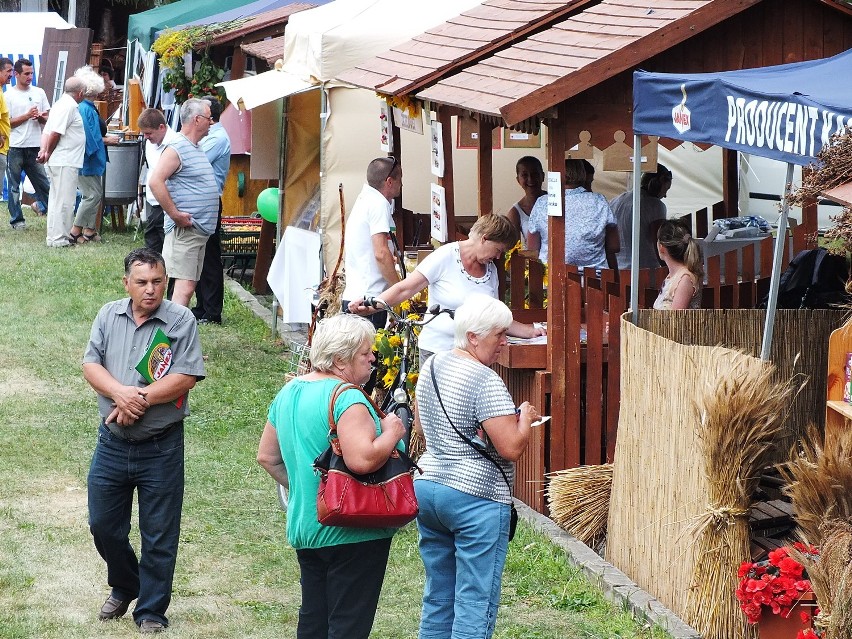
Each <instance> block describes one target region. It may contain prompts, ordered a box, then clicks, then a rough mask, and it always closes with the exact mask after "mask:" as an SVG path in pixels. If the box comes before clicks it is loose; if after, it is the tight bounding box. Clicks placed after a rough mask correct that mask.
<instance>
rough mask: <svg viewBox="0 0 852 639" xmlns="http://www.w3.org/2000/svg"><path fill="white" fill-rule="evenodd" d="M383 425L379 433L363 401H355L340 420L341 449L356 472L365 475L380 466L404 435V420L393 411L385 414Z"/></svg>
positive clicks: (351, 468) (338, 428) (338, 425)
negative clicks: (378, 433)
mask: <svg viewBox="0 0 852 639" xmlns="http://www.w3.org/2000/svg"><path fill="white" fill-rule="evenodd" d="M381 425H382V434H381V435H379V436H378V437H376V424H375V422H374V421H373V416H372V415H371V414H370V411H369V410H367V407H366V406H365V405H364V404H352V405H351V406H350V407H349V408H347V409H346V410H345V411H343V414H342V415H341V416H340V419H339V420H338V421H337V437H338V439H339V440H340V451H341V453H343V459H344V461H345V462H346V466H347V467H348V468H349V470H351V471H352V472H353V473H357V474H359V475H364V474H366V473H371V472H373V471H374V470H378V469H379V468H381V467H382V465H384V463H385V462H386V461H387V460H388V457H390V454H391V451H392V450H393V449H394V447H396V444H397V442H398V441H399V440H400V439H402V438H403V437H404V436H405V427H404V426H403V425H402V420H401V419H400V418H399V417H397V416H396V415H394V414H393V413H391V414H390V415H387V416H385V417H384V418H383V419H382V421H381Z"/></svg>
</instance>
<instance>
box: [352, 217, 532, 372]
mask: <svg viewBox="0 0 852 639" xmlns="http://www.w3.org/2000/svg"><path fill="white" fill-rule="evenodd" d="M517 242H518V230H517V229H516V228H515V227H514V226H512V223H511V222H509V220H507V219H506V218H505V217H503V216H502V215H491V214H488V215H483V216H482V217H480V218H479V219H478V220H476V222H475V223H474V225H473V226H472V227H471V229H470V235H469V236H468V238H467V239H466V240H461V241H459V242H450V243H449V244H444V245H443V246H441V247H440V248H438V249H436V250H435V251H433V252H432V253H430V254H429V255H428V256H426V258H425V259H424V260H423V261H422V262H421V263H420V264H418V265H417V268H416V269H415V270H414V271H412V272H411V273H410V274H409V275H408V277H406V278H405V279H404V280H402V281H401V282H397V283H396V284H394V285H393V286H391V287H390V288H389V289H387V290H386V291H385V292H384V293H382V294H381V295H380V296H379V297H380V298H381V299H382V300H383V301H384V302H386V303H387V304H390V305H391V306H394V305H396V304H399V303H400V302H401V301H403V300H407V299H411V298H412V297H413V296H414V295H416V294H417V293H418V292H420V291H422V290H423V289H424V288H426V287H427V286H428V288H429V305H430V306H432V305H435V304H437V305H438V306H440V307H441V308H446V309H452V310H455V309H457V308H458V307H459V306H461V305H462V304H463V303H464V301H465V300H466V299H467V298H468V297H469V296H470V295H472V294H473V293H483V294H485V295H489V296H491V297H494V298H496V297H497V283H498V282H497V267H496V266H495V264H494V260H496V259H499V258H500V257H502V256H503V254H504V253H505V252H506V251H508V250H509V249H510V248H512V247H513V246H515V244H516V243H517ZM375 310H376V309H373V308H370V307H367V306H366V305H365V304H364V300H363V299H360V300H355V301H353V302H350V303H349V311H350V312H352V313H358V314H360V315H365V314H368V313H372V312H374V311H375ZM544 333H545V331H544V329H543V328H540V327H538V326H535V325H533V324H521V323H520V322H516V321H513V322H512V324H511V326H510V327H509V335H514V336H516V337H536V336H537V335H544ZM418 345H419V347H420V361H421V362H423V361H425V360H426V359H427V358H428V357H430V356H431V355H432V354H433V353H437V352H440V351H448V350H450V349H452V348H453V320H452V318H451V317H449V316H448V315H439V316H438V317H436V318H435V319H434V320H433V321H432V322H430V323H429V324H428V325H426V326H424V327H423V330H422V331H421V333H420V337H419V339H418Z"/></svg>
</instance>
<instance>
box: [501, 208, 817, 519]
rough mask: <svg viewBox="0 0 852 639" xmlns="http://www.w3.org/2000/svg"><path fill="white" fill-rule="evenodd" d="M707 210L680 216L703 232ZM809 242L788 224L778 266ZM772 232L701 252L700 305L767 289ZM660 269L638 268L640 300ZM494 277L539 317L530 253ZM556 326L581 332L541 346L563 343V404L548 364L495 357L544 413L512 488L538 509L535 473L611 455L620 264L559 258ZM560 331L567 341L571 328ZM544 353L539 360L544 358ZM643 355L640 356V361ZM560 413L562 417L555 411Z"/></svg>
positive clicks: (742, 301)
mask: <svg viewBox="0 0 852 639" xmlns="http://www.w3.org/2000/svg"><path fill="white" fill-rule="evenodd" d="M711 214H712V212H711V210H705V211H699V212H697V213H695V214H693V215H690V216H684V218H682V219H683V221H684V222H685V223H687V224H688V225H690V227H691V228H692V229H693V233H694V234H696V236H699V237H700V236H703V235H704V234H706V229H707V224H708V218H709V216H710V215H711ZM702 231H703V232H702ZM815 246H816V236H815V234H810V235H809V234H808V233H807V232H806V230H805V228H803V227H798V228H795V229H793V231H792V232H791V233H790V235H789V238H788V241H787V247H786V249H787V250H785V252H784V266H785V267H786V266H787V264H788V263H789V260H790V257H791V255H795V254H796V253H798V252H799V251H801V250H805V249H809V248H814V247H815ZM773 247H774V240H773V239H772V238H771V237H768V238H765V239H763V240H761V241H759V242H755V243H753V244H748V245H746V246H744V247H741V248H737V249H735V250H732V251H729V252H726V253H723V254H721V255H715V256H713V257H710V258H707V259H706V260H705V265H706V266H705V270H706V274H705V284H704V288H703V291H702V293H703V297H702V307H703V308H705V309H737V308H754V306H755V305H756V304H757V303H758V302H759V301H760V300H761V299H762V298H763V297H765V295H766V294H767V293H768V291H769V276H770V274H771V271H772V257H773ZM666 274H667V271H666V269H665V268H658V269H641V270H640V271H639V287H640V295H639V306H640V308H650V307H651V306H652V305H653V302H654V300H655V299H656V297H657V295H658V293H659V290H660V287H661V285H662V282H663V280H664V279H665V277H666ZM505 275H506V276H507V277H505V281H504V284H503V285H502V286H501V292H502V293H503V295H504V297H503V299H505V300H507V303H508V304H509V306H510V308H511V309H512V312H513V314H514V316H515V318H516V319H518V320H519V321H524V322H530V321H541V320H542V319H543V317H544V313H545V312H546V311H545V310H544V309H545V307H546V299H547V297H546V295H547V293H546V274H545V272H544V270H543V268H542V266H541V264H539V263H538V262H537V261H535V260H531V259H529V258H527V257H525V256H523V255H515V256H513V258H512V260H511V261H510V264H509V268H508V273H506V274H505ZM566 295H567V301H568V303H567V305H566V307H567V316H566V329H565V335H568V336H574V335H577V336H580V335H584V336H585V340H581V343H580V344H579V348H576V349H575V346H574V345H573V344H554V343H549V344H548V347H547V348H548V349H560V352H561V351H564V350H567V352H569V354H570V353H576V354H575V355H569V356H568V357H567V358H566V359H565V362H566V371H565V376H564V379H565V380H566V388H565V403H566V406H565V409H564V410H554V407H552V406H551V405H550V394H551V388H550V383H551V379H550V378H551V371H550V370H548V369H547V367H546V365H545V366H544V367H542V370H539V371H535V370H529V369H525V370H523V371H518V370H513V369H512V368H511V367H500V366H498V370H499V371H500V373H501V375H502V376H503V378H504V380H506V382H507V384H508V386H509V388H510V392H512V393H513V397H514V398H515V400H516V401H518V402H520V401H524V400H527V399H530V400H531V401H534V402H536V404H537V406H538V407H539V410H540V411H541V412H542V413H543V414H548V415H554V419H552V420H551V421H550V422H549V423H548V424H546V425H545V427H543V429H537V431H540V432H536V433H535V437H534V439H533V441H532V442H531V444H530V447H529V450H528V452H527V453H525V455H524V456H523V457H522V459H521V460H520V461H519V462H518V465H517V478H516V484H515V487H516V495H517V496H518V497H519V498H520V499H522V500H523V501H524V502H525V503H527V504H529V505H530V506H531V507H533V508H535V509H536V510H538V511H540V512H544V511H545V504H544V497H543V494H542V488H543V486H544V476H543V475H544V474H545V473H548V472H552V471H555V470H560V469H563V468H573V467H575V466H580V465H585V464H600V463H603V462H611V461H612V460H613V456H614V452H615V442H616V438H617V432H618V412H619V403H620V396H621V393H620V376H621V365H620V350H621V348H620V347H621V335H620V322H619V318H620V316H621V315H622V313H624V312H626V311H627V310H628V307H629V300H630V271H620V272H616V271H610V270H603V271H600V272H598V273H596V272H595V271H594V270H590V269H586V270H585V272H582V273H581V272H579V271H578V270H577V269H576V268H573V267H571V266H569V267H568V272H567V282H566ZM570 341H572V342H573V341H574V340H573V337H572V338H570ZM552 359H553V358H552V357H551V358H549V359H548V361H552ZM652 365H653V363H652V362H649V366H652ZM560 415H563V416H564V419H560V418H559V416H560Z"/></svg>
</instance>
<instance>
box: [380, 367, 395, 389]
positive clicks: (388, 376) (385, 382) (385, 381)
mask: <svg viewBox="0 0 852 639" xmlns="http://www.w3.org/2000/svg"><path fill="white" fill-rule="evenodd" d="M394 377H396V373H395V372H394V371H391V370H389V371H388V372H387V373H385V376H384V377H382V386H384V387H385V388H390V386H391V384H393V378H394Z"/></svg>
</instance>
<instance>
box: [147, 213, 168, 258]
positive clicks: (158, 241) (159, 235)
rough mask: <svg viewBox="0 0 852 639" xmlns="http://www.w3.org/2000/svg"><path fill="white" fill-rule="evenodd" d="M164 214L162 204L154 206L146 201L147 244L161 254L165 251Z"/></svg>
mask: <svg viewBox="0 0 852 639" xmlns="http://www.w3.org/2000/svg"><path fill="white" fill-rule="evenodd" d="M164 216H165V212H164V211H163V207H162V206H160V205H157V206H154V205H152V204H151V203H150V202H148V201H147V200H146V201H145V246H146V247H147V248H149V249H151V250H154V251H157V253H160V254H162V253H163V240H164V239H165V237H166V232H165V230H164V229H163V220H164Z"/></svg>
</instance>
